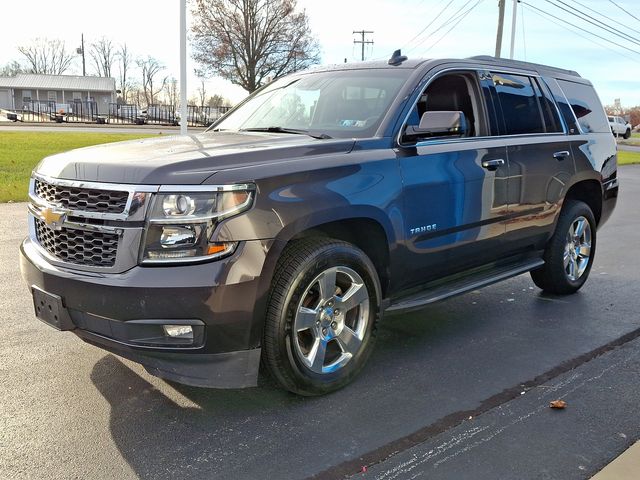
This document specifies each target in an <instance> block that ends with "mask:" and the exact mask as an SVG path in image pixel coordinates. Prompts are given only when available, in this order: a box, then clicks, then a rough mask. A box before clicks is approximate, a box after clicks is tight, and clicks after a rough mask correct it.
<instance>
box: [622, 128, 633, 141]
mask: <svg viewBox="0 0 640 480" xmlns="http://www.w3.org/2000/svg"><path fill="white" fill-rule="evenodd" d="M630 136H631V129H629V128H627V131H626V132H624V135H623V136H622V138H624V139H625V140H626V139H628V138H629V137H630Z"/></svg>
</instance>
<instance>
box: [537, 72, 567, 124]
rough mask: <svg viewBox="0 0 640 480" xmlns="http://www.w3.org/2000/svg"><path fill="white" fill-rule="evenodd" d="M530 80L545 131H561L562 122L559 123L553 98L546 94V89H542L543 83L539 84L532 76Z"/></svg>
mask: <svg viewBox="0 0 640 480" xmlns="http://www.w3.org/2000/svg"><path fill="white" fill-rule="evenodd" d="M531 81H532V83H533V88H534V90H535V92H536V96H537V97H538V102H539V104H540V109H541V110H542V118H543V119H544V124H545V127H546V130H547V133H553V132H562V124H561V123H560V117H558V110H556V106H555V105H554V104H553V100H551V99H550V98H549V97H548V96H547V95H546V91H545V90H543V85H541V84H540V83H539V82H538V81H537V80H536V79H535V78H532V79H531Z"/></svg>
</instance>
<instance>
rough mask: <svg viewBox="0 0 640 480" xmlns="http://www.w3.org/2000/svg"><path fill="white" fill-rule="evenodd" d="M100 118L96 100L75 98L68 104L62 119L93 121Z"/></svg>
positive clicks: (81, 121) (68, 120)
mask: <svg viewBox="0 0 640 480" xmlns="http://www.w3.org/2000/svg"><path fill="white" fill-rule="evenodd" d="M98 118H100V115H99V114H98V104H97V103H96V102H92V101H89V102H82V101H80V100H75V101H73V102H71V103H70V104H69V108H68V109H67V111H66V114H65V118H64V121H65V122H76V123H95V122H97V121H98Z"/></svg>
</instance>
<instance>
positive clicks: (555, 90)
mask: <svg viewBox="0 0 640 480" xmlns="http://www.w3.org/2000/svg"><path fill="white" fill-rule="evenodd" d="M544 83H545V85H546V86H547V87H549V90H551V93H552V94H553V98H554V100H555V101H556V104H557V105H558V108H559V109H560V113H561V114H562V118H563V119H564V121H565V123H566V124H567V128H568V129H569V133H575V134H577V133H580V132H578V124H577V122H576V117H575V116H574V115H573V110H571V106H569V104H568V103H567V99H566V97H565V96H564V92H563V91H562V90H561V89H560V86H559V85H558V82H557V81H556V80H555V79H553V78H545V79H544Z"/></svg>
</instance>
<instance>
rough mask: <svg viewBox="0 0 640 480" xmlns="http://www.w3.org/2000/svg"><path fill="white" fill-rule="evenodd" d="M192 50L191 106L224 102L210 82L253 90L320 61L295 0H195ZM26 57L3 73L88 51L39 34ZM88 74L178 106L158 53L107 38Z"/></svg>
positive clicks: (23, 51) (44, 69) (132, 95)
mask: <svg viewBox="0 0 640 480" xmlns="http://www.w3.org/2000/svg"><path fill="white" fill-rule="evenodd" d="M190 4H191V6H192V19H193V20H192V24H191V27H190V30H191V51H192V56H193V59H194V60H195V61H196V63H197V64H198V69H197V70H196V74H198V75H199V76H200V77H201V85H200V88H199V89H198V95H197V96H196V97H193V98H192V99H191V100H190V103H199V104H200V105H210V106H222V105H226V104H228V101H227V100H226V99H224V98H223V97H221V96H220V95H210V96H209V95H207V92H206V90H205V79H206V78H208V77H211V76H219V77H221V78H223V79H226V80H228V81H230V82H231V83H233V84H236V85H239V86H241V87H242V88H244V89H245V90H246V91H247V92H249V93H251V92H253V91H255V90H256V89H258V88H260V87H261V86H262V85H264V84H265V83H266V82H268V81H269V80H271V79H273V78H278V77H280V76H283V75H286V74H288V73H292V72H295V71H298V70H302V69H305V68H308V67H310V66H311V65H314V64H317V63H319V61H320V47H319V45H318V42H317V40H316V39H315V37H314V36H313V35H312V33H311V30H310V28H309V18H308V16H307V14H306V12H305V11H304V10H302V11H298V10H297V2H296V0H190ZM18 52H19V53H20V58H19V60H13V61H11V62H9V63H8V64H6V65H5V66H4V67H0V76H11V75H16V74H18V73H21V72H24V73H40V74H50V75H62V74H65V73H69V72H70V71H72V69H73V67H74V63H75V62H74V61H75V60H76V59H77V58H78V54H82V53H83V52H82V50H81V49H77V50H75V49H74V50H69V49H68V48H67V46H66V45H65V42H64V41H62V40H60V39H48V38H37V39H35V40H33V41H32V42H31V43H29V44H28V45H22V46H19V47H18ZM84 55H85V59H87V60H88V62H89V74H90V75H93V76H100V77H113V78H115V79H116V83H117V89H118V90H119V92H120V93H119V102H121V103H136V104H138V105H150V104H155V103H158V102H159V101H163V102H165V103H167V104H169V105H177V103H178V100H179V94H178V92H179V89H178V82H177V80H176V79H175V77H173V76H171V75H166V74H165V73H166V67H165V66H164V64H163V63H162V62H161V61H160V60H158V59H157V58H155V57H152V56H149V55H147V56H136V55H135V54H134V53H133V52H131V50H130V49H129V47H128V46H127V44H126V43H121V44H118V43H115V42H114V41H113V40H112V39H110V38H107V37H102V38H99V39H96V40H94V41H93V42H90V43H89V44H88V48H87V49H86V51H85V52H84Z"/></svg>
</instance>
